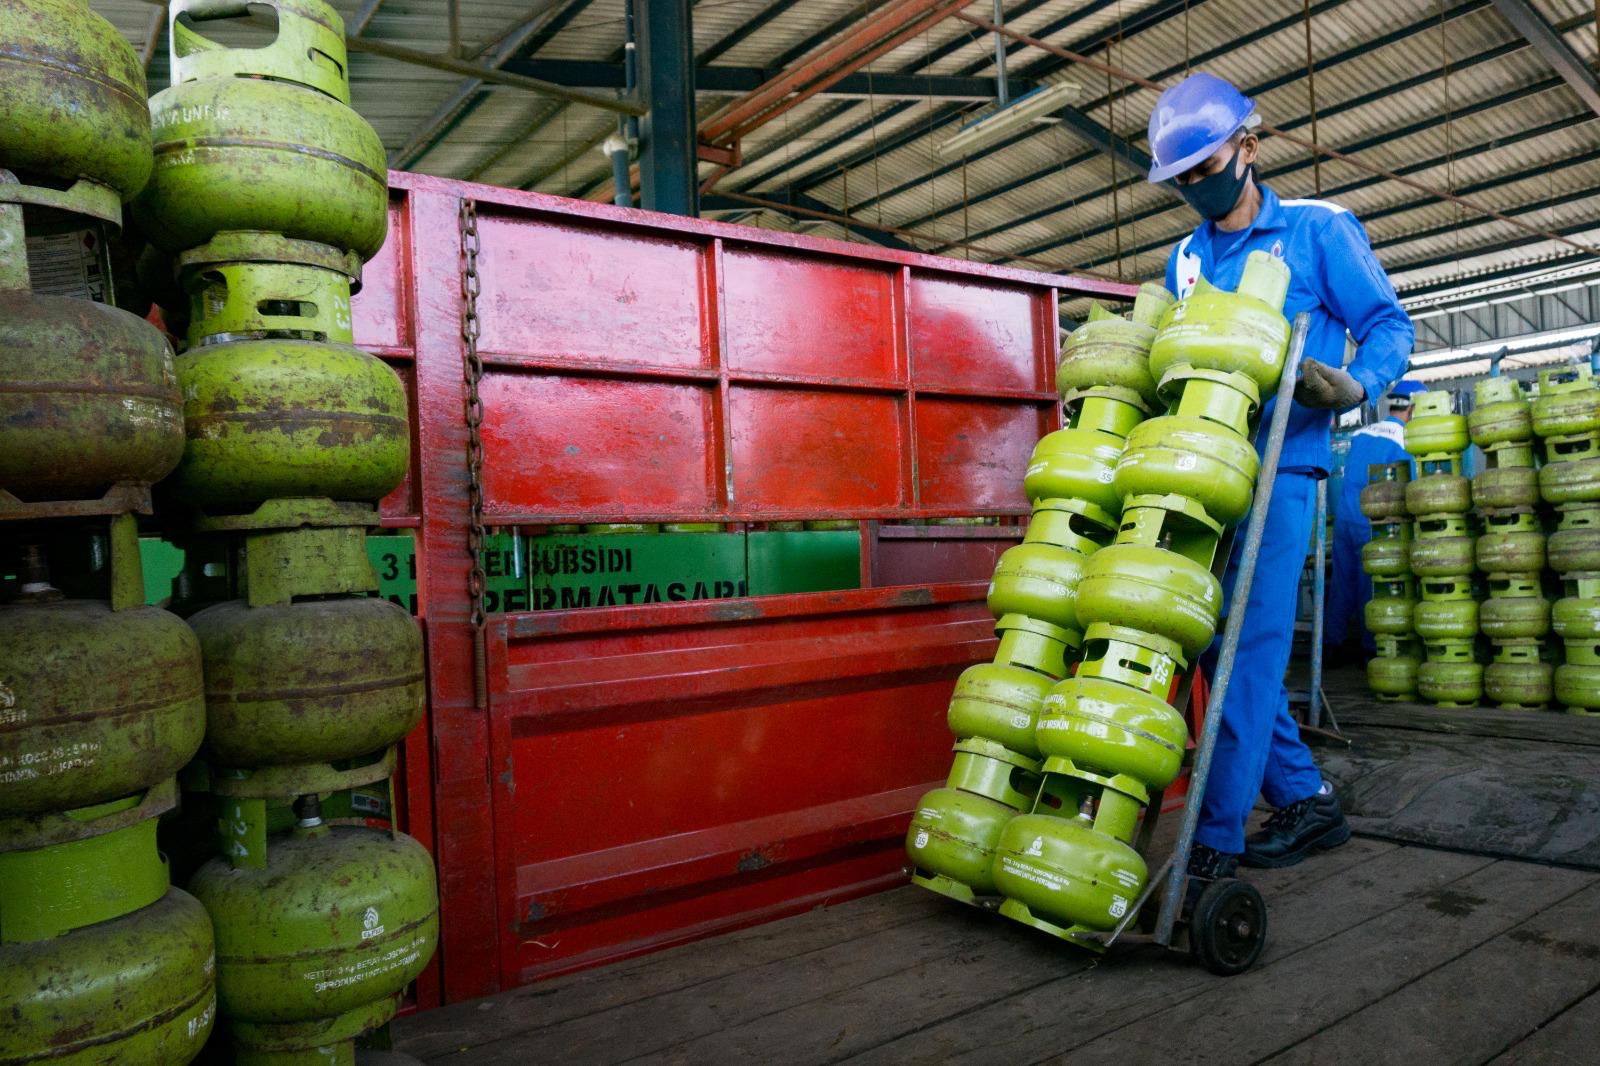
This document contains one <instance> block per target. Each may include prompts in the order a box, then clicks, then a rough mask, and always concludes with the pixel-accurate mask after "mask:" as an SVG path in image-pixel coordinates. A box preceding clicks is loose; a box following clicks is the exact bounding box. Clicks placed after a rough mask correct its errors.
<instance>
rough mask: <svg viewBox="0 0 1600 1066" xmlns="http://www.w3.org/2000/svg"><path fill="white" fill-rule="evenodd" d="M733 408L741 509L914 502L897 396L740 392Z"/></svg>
mask: <svg viewBox="0 0 1600 1066" xmlns="http://www.w3.org/2000/svg"><path fill="white" fill-rule="evenodd" d="M728 407H729V416H730V418H731V422H732V448H731V450H732V453H733V499H734V503H735V505H736V506H738V507H740V508H741V509H744V510H748V511H755V512H760V511H795V510H805V509H816V510H819V511H823V510H826V511H835V512H838V511H843V512H846V513H848V512H850V511H851V509H858V511H859V512H862V513H864V512H865V511H868V510H871V509H875V508H888V507H897V506H901V505H903V504H906V503H908V502H909V501H908V500H906V499H904V494H903V491H902V473H901V456H902V454H903V452H904V449H905V445H904V441H903V433H902V431H901V424H902V420H901V416H900V407H901V404H900V401H899V400H898V399H897V398H896V397H893V396H883V395H874V394H867V393H851V392H820V391H818V392H810V391H802V390H799V389H780V388H765V387H738V388H733V389H730V390H729V396H728Z"/></svg>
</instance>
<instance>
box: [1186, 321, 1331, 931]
mask: <svg viewBox="0 0 1600 1066" xmlns="http://www.w3.org/2000/svg"><path fill="white" fill-rule="evenodd" d="M1310 328H1311V315H1310V314H1309V313H1307V312H1305V311H1302V312H1300V313H1299V314H1298V315H1296V316H1295V318H1294V331H1293V333H1291V334H1290V336H1289V357H1288V359H1286V360H1285V361H1284V364H1283V376H1282V377H1281V378H1279V379H1278V392H1277V403H1276V404H1275V405H1274V406H1273V409H1272V427H1271V429H1270V430H1269V431H1268V433H1267V447H1266V454H1265V455H1264V456H1263V457H1262V463H1261V481H1260V484H1259V485H1258V486H1257V487H1256V499H1255V503H1254V504H1253V505H1252V506H1251V508H1250V524H1249V526H1248V527H1247V528H1246V529H1245V535H1244V552H1243V554H1241V555H1240V557H1239V574H1238V576H1237V577H1235V578H1234V581H1233V595H1232V596H1231V597H1230V598H1229V600H1228V623H1227V625H1226V626H1225V627H1224V629H1223V632H1222V649H1221V652H1220V653H1219V654H1218V655H1217V676H1216V677H1214V678H1212V679H1211V698H1210V699H1208V700H1207V701H1206V721H1205V726H1204V727H1203V728H1202V729H1201V731H1200V739H1199V740H1198V741H1197V742H1196V744H1195V751H1194V766H1193V767H1191V768H1190V770H1189V794H1188V796H1187V797H1186V798H1185V800H1184V804H1183V825H1182V826H1181V827H1180V828H1179V830H1178V844H1177V847H1176V848H1175V849H1174V850H1173V852H1172V864H1171V866H1170V867H1169V868H1168V870H1167V888H1166V891H1165V892H1164V893H1163V894H1162V896H1161V913H1160V914H1159V915H1158V916H1157V918H1156V935H1155V938H1156V942H1157V943H1159V944H1171V943H1172V927H1173V926H1174V925H1175V924H1176V923H1177V921H1178V911H1179V910H1180V909H1182V907H1183V882H1184V880H1185V879H1186V878H1187V877H1188V875H1189V851H1190V849H1191V848H1192V847H1193V846H1194V833H1195V828H1196V827H1197V826H1198V825H1199V824H1200V801H1201V800H1202V799H1203V798H1204V797H1205V794H1206V778H1208V777H1210V776H1211V754H1212V752H1213V751H1215V750H1216V746H1217V733H1218V732H1219V731H1221V729H1222V701H1223V700H1225V699H1226V698H1227V696H1228V685H1229V683H1231V682H1232V680H1233V658H1234V655H1235V654H1237V652H1238V650H1239V637H1240V635H1241V634H1242V633H1243V632H1244V615H1245V605H1246V604H1248V603H1249V602H1250V586H1251V584H1252V583H1254V581H1255V577H1256V561H1257V560H1258V559H1259V558H1260V557H1261V538H1262V535H1263V534H1264V533H1265V532H1266V528H1267V509H1268V508H1269V507H1271V506H1272V487H1273V482H1275V481H1276V480H1277V479H1278V457H1279V456H1280V455H1282V454H1283V438H1284V436H1285V434H1286V433H1287V432H1288V429H1289V407H1290V404H1291V401H1293V399H1294V383H1295V378H1296V377H1298V376H1299V373H1300V357H1301V356H1302V355H1303V354H1304V353H1305V349H1306V332H1307V331H1308V330H1309V329H1310Z"/></svg>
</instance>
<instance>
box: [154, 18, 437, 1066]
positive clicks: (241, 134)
mask: <svg viewBox="0 0 1600 1066" xmlns="http://www.w3.org/2000/svg"><path fill="white" fill-rule="evenodd" d="M269 10H270V15H271V16H272V18H273V20H275V23H276V25H275V28H274V29H273V30H270V31H268V32H267V33H266V34H265V35H264V36H257V37H251V36H250V35H249V27H248V26H241V25H240V24H239V20H241V19H243V20H246V21H253V20H254V17H255V15H257V14H260V13H263V12H268V11H269ZM169 31H170V39H171V62H172V86H171V87H170V88H168V89H167V90H165V91H163V92H161V93H159V94H158V95H156V96H155V97H153V98H152V99H151V100H150V116H151V125H152V128H153V133H154V159H155V163H154V170H153V173H152V175H151V177H150V181H149V183H148V184H147V185H146V186H145V188H144V190H143V192H142V193H141V194H140V195H139V197H138V198H137V200H136V201H135V203H134V212H135V215H136V218H137V221H138V223H139V229H140V231H141V233H142V235H143V237H144V238H145V239H146V240H147V241H149V242H150V243H151V245H153V246H154V248H155V249H156V252H157V253H158V254H157V256H156V261H157V262H160V263H166V264H169V265H170V268H171V274H170V277H168V278H164V279H162V283H161V284H158V285H155V286H153V288H155V289H156V291H163V290H165V291H176V292H178V293H181V299H182V301H183V302H184V303H185V304H186V306H185V307H183V308H177V309H174V308H171V307H168V308H167V310H168V311H169V312H174V311H175V312H176V313H175V314H172V315H171V317H170V320H171V321H178V320H181V321H184V322H185V323H186V335H187V337H186V339H187V347H186V351H185V352H184V354H182V355H181V356H180V357H179V358H178V359H177V364H176V368H177V375H178V379H179V383H180V385H181V388H182V395H183V420H184V428H185V430H186V437H187V442H186V446H185V448H184V450H183V456H182V459H181V461H180V462H179V464H178V467H177V470H176V471H175V473H174V474H173V476H172V478H171V479H170V480H169V481H168V482H167V485H166V486H165V488H166V489H167V490H168V491H169V494H170V507H169V509H168V511H167V515H166V517H167V528H168V531H169V534H170V535H172V536H173V537H174V538H175V539H178V540H179V541H180V542H181V543H182V544H183V546H184V547H185V550H186V551H187V552H188V553H189V555H190V556H191V559H193V558H203V559H214V560H221V563H220V564H219V568H220V570H221V572H222V573H223V574H224V575H225V580H223V581H222V582H221V584H222V586H223V587H222V588H220V589H219V590H216V591H215V592H213V593H212V594H211V595H209V596H208V597H206V599H207V600H208V601H209V602H205V601H201V602H193V603H190V604H188V605H187V606H186V609H187V610H190V611H192V613H190V614H189V615H188V621H189V624H190V626H191V627H192V629H193V632H194V635H195V637H196V638H198V642H199V649H200V653H201V658H202V663H203V670H204V688H205V713H206V735H205V748H204V756H205V761H204V764H203V768H204V772H203V773H201V772H199V771H196V772H194V773H193V774H192V775H191V776H190V777H189V778H187V779H186V784H192V785H193V787H194V788H195V789H196V791H197V792H200V793H203V795H204V797H205V798H206V801H207V802H209V803H210V804H212V805H214V809H215V810H216V813H217V826H218V837H219V840H218V849H217V850H218V851H219V854H217V855H216V856H215V857H213V858H211V859H210V860H209V861H206V862H204V864H203V865H201V866H200V867H199V869H198V870H197V871H196V872H195V874H194V876H193V877H192V879H191V880H190V883H189V888H190V891H191V892H193V893H194V895H195V896H196V897H198V898H199V899H200V901H201V902H202V903H203V904H204V905H205V908H206V910H208V911H209V912H210V915H211V919H212V923H213V925H214V927H215V933H216V949H217V967H216V974H217V996H218V1006H219V1012H220V1019H219V1021H220V1023H221V1024H222V1026H223V1027H224V1028H225V1031H226V1037H227V1041H228V1045H229V1048H230V1051H231V1053H232V1054H233V1056H234V1059H235V1061H237V1062H238V1063H241V1064H246V1066H252V1064H267V1063H271V1064H273V1066H280V1064H281V1066H288V1064H293V1063H301V1062H305V1063H312V1062H315V1063H332V1064H338V1066H344V1064H348V1063H350V1062H352V1061H353V1059H354V1055H355V1039H356V1038H357V1037H359V1036H361V1035H362V1034H363V1033H366V1032H368V1031H370V1030H373V1029H375V1028H377V1027H379V1026H382V1025H384V1024H385V1023H386V1022H387V1021H388V1020H389V1018H390V1017H392V1016H393V1014H394V1012H395V1010H396V1008H397V1006H398V1003H399V997H400V994H401V992H402V991H403V990H404V989H405V987H406V986H407V985H408V984H409V983H410V982H411V980H412V979H413V978H415V977H416V976H417V974H418V973H419V972H421V970H422V969H423V967H424V966H425V965H426V964H427V963H428V960H429V959H430V957H431V956H432V954H433V951H434V947H435V943H436V940H437V907H438V904H437V892H436V888H435V883H434V875H433V864H432V861H431V858H430V856H429V855H428V853H427V851H426V850H425V849H424V848H423V847H422V845H421V844H419V843H418V842H416V841H415V840H412V839H411V838H409V837H406V836H404V835H402V834H399V833H398V832H397V831H395V830H394V829H393V828H392V827H380V826H379V825H373V824H367V823H366V822H365V821H364V820H363V819H362V818H361V817H359V815H361V814H363V813H374V812H375V813H387V811H389V810H392V795H391V789H390V786H389V784H388V782H389V781H390V780H391V779H392V777H393V774H394V773H395V768H396V761H397V751H396V745H397V743H398V742H399V741H400V740H401V738H403V737H404V736H405V735H406V734H407V733H408V732H410V730H411V729H412V728H413V727H414V726H415V725H416V724H417V722H418V721H419V720H420V719H421V717H422V712H423V702H424V685H423V659H422V640H421V635H420V632H419V630H418V628H417V626H416V624H415V622H414V621H413V620H412V619H411V617H410V616H409V615H408V614H407V612H406V611H405V610H404V609H403V608H401V607H399V606H397V605H395V604H392V603H389V602H387V601H385V600H383V599H380V598H378V597H376V596H374V595H372V593H374V592H375V591H376V589H377V576H376V574H375V573H374V571H373V569H372V566H371V564H370V563H369V562H368V556H367V550H366V537H367V532H368V530H369V529H371V528H374V527H376V526H377V525H378V511H377V503H378V501H379V500H380V499H381V498H382V497H383V496H384V495H386V494H387V493H388V492H389V491H390V490H392V489H393V488H394V487H395V486H396V485H398V484H399V483H400V481H401V479H402V478H403V477H404V474H405V469H406V463H407V458H408V454H409V442H408V429H407V426H408V418H407V400H406V394H405V390H404V387H403V385H402V384H401V381H400V379H399V377H398V376H397V375H396V374H395V372H394V371H393V370H391V369H390V368H389V367H388V366H386V365H385V364H384V363H383V362H382V361H380V360H378V359H377V358H375V357H373V356H371V355H369V354H367V353H365V352H363V351H361V350H359V349H357V348H356V347H354V346H353V344H352V333H351V318H350V295H351V291H352V286H353V285H354V284H355V283H356V282H357V281H358V279H359V277H360V270H361V266H362V264H363V262H364V261H365V260H366V259H368V258H369V257H371V256H372V255H373V254H374V253H376V252H377V250H378V249H379V247H380V246H381V245H382V244H383V241H384V237H385V233H386V229H387V221H388V192H387V184H386V171H385V165H384V155H383V151H382V149H381V146H380V144H379V142H378V139H377V136H376V134H375V133H374V132H373V130H372V128H371V127H370V126H369V125H367V123H366V122H365V121H364V120H363V119H362V118H361V117H360V116H359V115H357V114H356V112H355V111H353V110H352V109H351V108H350V106H349V101H350V90H349V82H348V78H347V73H346V72H347V59H346V53H345V42H344V33H343V26H342V23H341V21H340V19H339V16H338V14H337V13H336V12H335V11H334V9H333V8H332V7H331V6H329V5H328V4H326V3H323V2H322V0H267V2H266V3H264V4H251V5H248V6H246V5H243V4H231V3H223V4H219V3H214V2H211V0H176V2H174V3H173V4H171V5H170V9H169ZM147 261H148V260H147ZM198 585H199V583H198V582H197V583H196V587H198ZM213 587H214V586H213ZM352 790H366V792H365V793H363V794H365V795H370V794H371V793H372V792H373V791H376V792H377V793H378V795H379V800H378V802H376V803H369V804H362V805H357V804H354V803H352V802H351V801H350V799H349V797H350V796H351V794H352ZM335 807H337V808H338V809H339V813H340V814H342V815H344V816H343V817H334V813H335V812H334V808H335Z"/></svg>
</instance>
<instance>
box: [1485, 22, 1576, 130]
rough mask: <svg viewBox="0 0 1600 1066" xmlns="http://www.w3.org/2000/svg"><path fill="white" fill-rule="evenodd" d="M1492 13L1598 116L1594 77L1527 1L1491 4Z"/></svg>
mask: <svg viewBox="0 0 1600 1066" xmlns="http://www.w3.org/2000/svg"><path fill="white" fill-rule="evenodd" d="M1494 9H1495V10H1496V11H1498V12H1500V15H1501V17H1503V18H1504V19H1505V20H1506V21H1507V22H1509V23H1511V26H1512V28H1513V29H1515V30H1516V31H1517V32H1518V33H1520V34H1522V38H1523V40H1525V41H1527V42H1528V43H1529V44H1530V45H1532V46H1533V50H1534V51H1535V52H1538V53H1539V58H1540V59H1543V60H1544V61H1545V62H1546V63H1547V64H1549V66H1550V69H1551V70H1553V71H1555V72H1556V73H1557V74H1559V75H1561V78H1562V80H1563V81H1565V82H1566V83H1567V84H1568V85H1570V86H1572V91H1573V92H1575V93H1577V94H1578V98H1579V99H1580V100H1582V101H1583V102H1584V103H1585V104H1586V105H1587V106H1588V108H1589V110H1591V111H1593V112H1594V113H1595V114H1597V115H1600V82H1596V81H1595V77H1594V74H1593V73H1591V72H1590V70H1589V68H1588V67H1587V66H1586V65H1585V64H1584V62H1583V60H1581V59H1579V58H1578V56H1577V54H1576V53H1574V52H1573V51H1572V49H1571V48H1569V47H1568V46H1567V42H1566V40H1565V39H1563V38H1562V36H1561V34H1559V33H1557V32H1556V30H1555V27H1553V26H1551V25H1550V23H1548V22H1546V21H1545V18H1544V16H1543V15H1541V14H1539V12H1537V11H1535V10H1534V9H1533V7H1532V6H1531V5H1530V4H1529V3H1528V2H1527V0H1494Z"/></svg>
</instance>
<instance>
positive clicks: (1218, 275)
mask: <svg viewBox="0 0 1600 1066" xmlns="http://www.w3.org/2000/svg"><path fill="white" fill-rule="evenodd" d="M1258 250H1259V251H1265V252H1269V253H1271V254H1272V255H1275V256H1278V257H1280V258H1282V259H1283V261H1284V262H1285V263H1286V264H1287V265H1288V267H1289V270H1290V273H1291V277H1290V282H1289V296H1288V299H1287V301H1285V303H1284V314H1285V315H1287V316H1288V317H1289V319H1290V320H1291V321H1292V320H1293V319H1294V316H1295V315H1296V314H1298V313H1299V312H1301V311H1308V312H1310V314H1311V331H1310V334H1309V335H1308V336H1307V338H1306V347H1305V358H1307V359H1316V360H1319V361H1321V362H1323V363H1326V364H1328V365H1330V366H1335V367H1336V366H1340V365H1341V364H1342V363H1343V362H1344V352H1345V332H1346V331H1347V330H1348V331H1349V333H1350V334H1351V336H1353V337H1354V338H1355V340H1356V344H1357V346H1358V347H1357V349H1356V357H1355V360H1354V361H1353V362H1352V363H1351V364H1350V365H1349V366H1348V367H1345V369H1346V370H1347V371H1349V373H1350V374H1351V375H1352V376H1353V377H1355V379H1356V380H1357V381H1358V382H1360V383H1361V385H1362V387H1363V388H1364V389H1365V390H1366V395H1367V400H1368V402H1371V401H1374V400H1376V399H1377V398H1378V397H1380V396H1382V395H1383V394H1384V393H1385V392H1386V391H1387V390H1388V388H1389V386H1390V385H1391V384H1393V383H1394V381H1395V380H1396V379H1398V378H1399V377H1400V375H1401V374H1402V373H1403V372H1404V371H1405V368H1406V364H1407V362H1408V360H1409V358H1410V355H1411V348H1412V344H1413V341H1414V340H1415V334H1414V331H1413V330H1412V326H1411V320H1410V319H1409V318H1408V317H1407V316H1406V313H1405V311H1404V310H1403V309H1401V307H1400V302H1399V300H1398V298H1397V297H1396V296H1395V292H1394V286H1393V285H1391V284H1390V283H1389V278H1388V276H1387V275H1386V274H1384V272H1383V268H1382V267H1381V266H1379V265H1378V261H1377V259H1376V258H1375V257H1374V256H1373V254H1372V246H1371V244H1370V243H1369V242H1368V240H1367V234H1366V230H1364V229H1363V228H1362V226H1361V223H1360V222H1358V221H1356V218H1355V216H1354V215H1352V214H1351V213H1350V212H1349V211H1348V210H1346V209H1345V208H1343V207H1339V206H1338V205H1336V204H1332V203H1329V202H1327V201H1324V200H1280V199H1278V196H1277V194H1275V193H1274V192H1273V191H1272V190H1271V189H1269V188H1266V187H1265V186H1263V187H1261V210H1260V211H1259V212H1258V213H1257V214H1256V217H1255V220H1254V221H1253V222H1252V223H1251V224H1250V225H1249V226H1248V227H1246V228H1245V229H1244V230H1241V231H1238V232H1236V233H1225V232H1222V231H1220V230H1218V229H1217V228H1216V226H1215V225H1213V224H1212V223H1210V222H1203V223H1201V224H1200V227H1199V228H1198V229H1196V230H1195V231H1194V233H1192V234H1190V235H1189V236H1188V237H1187V238H1185V239H1184V240H1183V241H1182V242H1181V243H1179V244H1178V246H1177V247H1176V248H1174V249H1173V251H1172V256H1171V258H1170V259H1169V260H1168V262H1167V288H1169V289H1170V290H1172V291H1173V292H1175V293H1177V294H1178V295H1179V296H1180V297H1182V296H1186V295H1187V294H1188V293H1189V290H1190V289H1192V288H1193V287H1194V284H1195V282H1196V281H1197V280H1198V279H1199V278H1200V276H1201V275H1202V274H1203V275H1204V276H1205V278H1206V280H1208V281H1210V282H1211V283H1212V284H1214V285H1217V286H1219V287H1221V288H1224V289H1234V288H1236V287H1237V286H1238V284H1239V279H1240V277H1241V275H1242V274H1243V272H1244V262H1245V257H1246V256H1247V255H1249V254H1250V253H1251V252H1253V251H1258ZM1272 409H1273V402H1272V401H1269V402H1268V403H1267V404H1266V407H1265V410H1264V412H1263V415H1262V425H1263V426H1265V425H1267V424H1268V422H1270V420H1271V418H1272ZM1332 428H1333V412H1331V411H1320V410H1313V409H1311V408H1307V407H1303V406H1301V405H1300V404H1295V406H1294V409H1293V410H1292V411H1291V412H1290V414H1289V426H1288V436H1287V437H1286V438H1285V439H1284V443H1283V452H1282V455H1281V457H1280V459H1279V468H1278V478H1277V481H1276V482H1275V483H1274V486H1273V491H1272V503H1271V506H1270V507H1269V508H1268V510H1267V522H1266V528H1265V530H1264V534H1265V535H1264V537H1263V539H1262V543H1261V554H1260V557H1259V560H1258V562H1257V566H1256V574H1255V581H1254V584H1253V585H1252V586H1251V589H1250V598H1249V601H1248V602H1247V604H1246V605H1245V623H1244V629H1243V632H1242V635H1241V639H1240V642H1239V649H1238V654H1237V658H1236V659H1235V661H1234V666H1233V681H1232V683H1231V684H1230V685H1229V687H1228V693H1227V699H1226V700H1225V701H1224V702H1223V707H1222V724H1221V729H1220V732H1219V735H1218V737H1217V746H1216V752H1215V755H1214V758H1213V762H1212V765H1211V777H1210V780H1209V781H1208V782H1207V785H1206V794H1205V799H1204V801H1203V803H1202V805H1201V810H1200V828H1199V831H1198V832H1197V834H1196V836H1195V839H1196V840H1197V841H1199V842H1200V843H1202V844H1205V845H1207V846H1208V847H1211V848H1215V849H1216V850H1218V851H1222V852H1228V853H1232V854H1239V853H1241V852H1243V851H1244V824H1245V819H1246V818H1247V817H1248V816H1249V814H1250V808H1251V807H1252V806H1254V804H1255V799H1256V796H1257V795H1258V794H1264V795H1265V796H1266V799H1267V802H1268V803H1270V804H1272V806H1274V807H1283V806H1287V805H1288V804H1290V803H1295V802H1297V801H1299V800H1302V799H1305V798H1307V797H1308V796H1311V795H1313V794H1315V793H1316V792H1317V791H1319V790H1320V789H1321V787H1322V775H1321V774H1320V773H1319V772H1318V771H1317V767H1316V764H1315V763H1314V762H1313V761H1312V758H1311V752H1310V751H1309V750H1308V749H1307V748H1306V746H1305V743H1304V742H1303V741H1301V739H1300V732H1299V729H1298V727H1297V726H1296V724H1295V721H1294V719H1293V718H1292V717H1291V716H1290V714H1289V695H1288V692H1287V691H1286V690H1285V688H1284V685H1283V680H1284V672H1285V671H1286V670H1287V669H1288V666H1289V651H1290V646H1291V644H1292V643H1293V640H1294V617H1295V604H1296V602H1297V600H1298V596H1297V592H1298V586H1299V581H1300V572H1301V569H1302V568H1303V566H1304V564H1305V557H1306V551H1307V549H1308V547H1309V546H1310V543H1311V524H1312V521H1313V514H1314V509H1315V506H1316V483H1317V479H1318V478H1324V477H1327V475H1328V470H1329V468H1330V467H1331V466H1332V464H1333V454H1332V451H1331V447H1330V440H1329V435H1330V433H1331V431H1332ZM1266 436H1267V435H1266V433H1265V432H1262V433H1261V434H1259V435H1258V441H1257V447H1258V448H1264V447H1265V444H1266ZM1237 544H1238V545H1239V546H1241V547H1242V544H1243V538H1242V537H1240V538H1237ZM1237 563H1238V552H1237V551H1236V552H1235V555H1234V558H1233V560H1231V561H1230V565H1229V568H1228V573H1227V575H1226V577H1225V579H1224V583H1223V586H1224V588H1225V589H1227V590H1229V591H1230V593H1231V590H1232V588H1233V583H1234V572H1235V567H1236V566H1237ZM1214 654H1215V652H1214V651H1213V655H1214Z"/></svg>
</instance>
